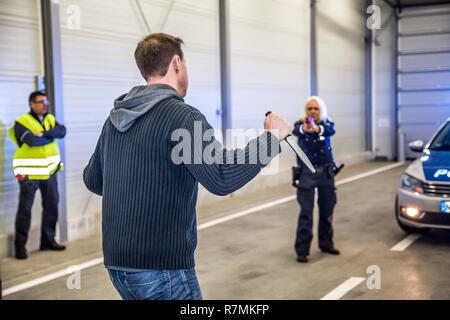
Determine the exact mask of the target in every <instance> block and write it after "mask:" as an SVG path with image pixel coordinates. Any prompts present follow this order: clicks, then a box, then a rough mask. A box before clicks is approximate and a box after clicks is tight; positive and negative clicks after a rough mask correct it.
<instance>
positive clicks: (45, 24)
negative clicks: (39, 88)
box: [41, 0, 67, 241]
mask: <svg viewBox="0 0 450 320" xmlns="http://www.w3.org/2000/svg"><path fill="white" fill-rule="evenodd" d="M41 15H42V37H43V42H44V46H43V47H44V69H45V87H46V89H45V92H46V94H47V98H48V100H49V101H50V106H49V112H51V113H52V114H54V115H55V117H56V121H57V122H58V123H61V124H63V123H64V105H63V82H62V65H61V63H62V61H61V33H60V24H59V1H51V0H41ZM58 146H59V149H60V152H61V161H62V162H63V163H65V144H64V139H58ZM65 172H66V171H65V170H63V171H62V172H59V173H58V191H59V207H58V209H59V219H58V221H59V234H60V241H67V199H66V173H65Z"/></svg>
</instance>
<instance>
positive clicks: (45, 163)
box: [9, 113, 62, 180]
mask: <svg viewBox="0 0 450 320" xmlns="http://www.w3.org/2000/svg"><path fill="white" fill-rule="evenodd" d="M16 121H17V122H18V123H20V124H21V125H23V126H24V127H25V128H27V129H28V130H30V131H31V132H32V133H33V134H37V133H39V132H43V131H47V130H50V129H52V128H54V127H55V124H56V120H55V117H54V116H53V115H52V114H47V115H46V116H45V118H44V121H43V124H44V126H42V125H41V123H40V122H39V121H38V120H37V119H36V118H34V117H33V116H32V115H31V114H29V113H26V114H24V115H22V116H21V117H20V118H18V119H17V120H16ZM14 127H15V123H14V125H13V126H12V127H11V129H9V137H10V138H11V140H12V141H14V143H15V144H16V145H17V148H18V150H17V152H16V153H15V154H14V160H13V168H14V175H15V176H17V175H21V176H27V177H28V179H30V180H48V179H49V178H50V176H51V175H52V174H53V173H55V172H56V170H58V168H59V170H60V171H62V163H61V157H60V153H59V148H58V144H57V143H56V139H55V140H54V141H53V142H52V143H49V144H47V145H45V146H34V147H31V146H29V145H27V144H26V143H22V145H21V146H19V143H18V142H17V140H16V135H15V133H14Z"/></svg>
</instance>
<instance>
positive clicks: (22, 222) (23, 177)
mask: <svg viewBox="0 0 450 320" xmlns="http://www.w3.org/2000/svg"><path fill="white" fill-rule="evenodd" d="M29 104H30V112H28V113H25V114H24V115H22V116H21V117H19V118H18V119H17V120H16V121H15V122H14V125H13V126H12V128H11V129H10V130H9V136H10V138H11V139H12V140H13V141H14V143H15V144H16V145H17V148H18V149H17V152H16V153H15V154H14V160H13V168H14V175H15V176H16V178H17V179H18V181H19V186H20V196H19V208H18V210H17V215H16V223H15V227H16V232H15V239H14V245H15V249H16V252H15V255H16V258H17V259H26V258H27V251H26V249H25V245H26V242H27V238H28V231H29V230H30V224H31V207H32V206H33V200H34V195H35V193H36V190H37V189H40V190H41V195H42V206H43V212H42V224H41V243H40V250H64V249H65V247H64V246H62V245H60V244H58V243H57V242H56V241H55V229H56V222H57V221H58V187H57V182H56V172H57V171H61V170H62V163H61V158H60V153H59V148H58V144H57V142H56V138H64V136H65V135H66V128H65V127H64V126H63V125H60V124H58V122H56V120H55V117H54V116H53V115H52V114H49V113H47V108H48V101H47V97H46V95H45V93H43V92H40V91H35V92H32V93H31V94H30V97H29Z"/></svg>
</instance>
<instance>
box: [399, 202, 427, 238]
mask: <svg viewBox="0 0 450 320" xmlns="http://www.w3.org/2000/svg"><path fill="white" fill-rule="evenodd" d="M399 215H400V207H399V206H398V195H397V197H395V219H396V220H397V223H398V225H399V227H400V228H401V229H402V230H403V231H404V232H406V233H427V232H428V231H429V230H430V228H415V227H411V226H407V225H405V224H403V223H402V222H401V221H400V219H399V218H398V217H399Z"/></svg>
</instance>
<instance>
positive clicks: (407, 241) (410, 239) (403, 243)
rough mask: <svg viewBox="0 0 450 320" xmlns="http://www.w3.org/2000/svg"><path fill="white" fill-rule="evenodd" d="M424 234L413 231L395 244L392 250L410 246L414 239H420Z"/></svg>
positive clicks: (401, 249) (400, 249)
mask: <svg viewBox="0 0 450 320" xmlns="http://www.w3.org/2000/svg"><path fill="white" fill-rule="evenodd" d="M421 236H422V235H421V234H419V233H412V234H410V235H409V236H407V237H406V238H405V239H403V240H402V241H400V242H399V243H397V244H396V245H395V246H393V247H392V248H391V251H403V250H405V249H406V248H408V247H409V246H410V245H411V244H412V243H413V242H414V241H416V240H417V239H419V238H420V237H421Z"/></svg>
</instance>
